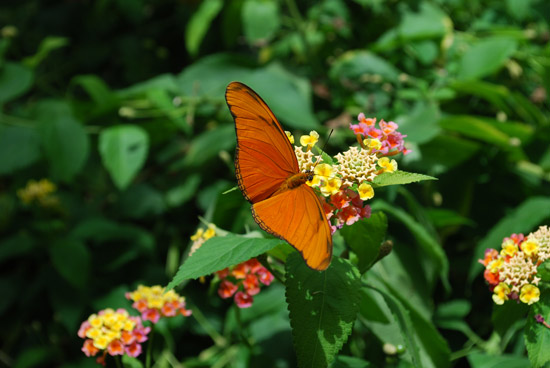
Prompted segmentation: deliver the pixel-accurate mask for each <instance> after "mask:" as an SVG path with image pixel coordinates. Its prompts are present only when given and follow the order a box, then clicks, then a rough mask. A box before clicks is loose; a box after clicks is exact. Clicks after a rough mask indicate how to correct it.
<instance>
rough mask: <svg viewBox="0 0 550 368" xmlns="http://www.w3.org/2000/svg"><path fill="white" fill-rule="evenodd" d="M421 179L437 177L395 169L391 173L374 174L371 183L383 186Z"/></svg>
mask: <svg viewBox="0 0 550 368" xmlns="http://www.w3.org/2000/svg"><path fill="white" fill-rule="evenodd" d="M423 180H437V178H434V177H433V176H429V175H424V174H418V173H411V172H407V171H401V170H397V171H395V172H392V173H389V172H385V173H382V174H380V175H378V176H376V177H375V178H374V180H373V181H372V183H373V184H375V185H376V186H377V187H384V186H387V185H399V184H401V185H403V184H409V183H416V182H419V181H423Z"/></svg>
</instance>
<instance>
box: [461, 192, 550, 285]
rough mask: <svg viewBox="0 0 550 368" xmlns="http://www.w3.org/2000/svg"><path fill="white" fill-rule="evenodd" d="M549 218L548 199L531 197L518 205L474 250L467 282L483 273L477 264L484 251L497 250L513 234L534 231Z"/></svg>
mask: <svg viewBox="0 0 550 368" xmlns="http://www.w3.org/2000/svg"><path fill="white" fill-rule="evenodd" d="M549 216H550V198H547V197H531V198H529V199H527V200H526V201H524V202H523V203H522V204H521V205H519V206H518V207H517V208H516V209H515V210H514V211H513V212H511V213H509V214H508V215H507V216H506V217H504V218H503V219H502V220H500V221H499V223H498V224H496V225H495V226H493V228H492V229H491V230H490V231H489V233H488V234H487V236H485V238H483V239H482V240H481V241H480V242H479V243H478V244H477V246H476V248H475V250H474V256H473V257H472V261H471V264H470V272H469V274H468V280H470V281H472V280H473V279H474V277H475V276H476V275H478V274H479V273H481V272H482V271H483V267H481V266H480V265H479V263H478V262H477V260H478V259H481V258H483V254H484V253H485V249H487V248H498V247H499V246H500V244H501V243H502V239H504V238H505V237H507V236H510V235H511V234H513V233H525V235H527V234H528V233H529V232H531V231H535V230H536V229H535V228H534V227H535V226H537V225H539V224H540V223H541V221H543V220H544V219H545V218H547V217H549Z"/></svg>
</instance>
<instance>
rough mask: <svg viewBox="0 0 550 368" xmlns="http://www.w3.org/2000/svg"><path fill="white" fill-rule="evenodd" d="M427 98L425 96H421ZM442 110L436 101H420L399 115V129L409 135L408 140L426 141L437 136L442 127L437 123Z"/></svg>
mask: <svg viewBox="0 0 550 368" xmlns="http://www.w3.org/2000/svg"><path fill="white" fill-rule="evenodd" d="M421 98H422V99H425V97H424V96H422V97H421ZM440 115H441V112H440V111H439V107H438V105H437V104H435V103H426V102H424V101H420V102H418V103H417V104H416V105H415V106H414V108H413V109H412V111H410V112H409V113H408V114H405V115H402V116H399V117H397V118H396V119H395V122H396V123H397V124H399V131H400V132H401V133H402V134H406V135H407V142H413V143H418V144H422V143H426V142H429V141H430V140H431V139H433V138H434V137H435V136H437V135H438V134H439V133H440V131H441V128H440V127H439V125H438V124H437V122H438V120H439V117H440Z"/></svg>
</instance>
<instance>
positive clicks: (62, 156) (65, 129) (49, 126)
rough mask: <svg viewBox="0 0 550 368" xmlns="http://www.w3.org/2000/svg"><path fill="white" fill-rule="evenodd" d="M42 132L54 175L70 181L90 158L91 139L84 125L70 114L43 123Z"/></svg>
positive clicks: (47, 156)
mask: <svg viewBox="0 0 550 368" xmlns="http://www.w3.org/2000/svg"><path fill="white" fill-rule="evenodd" d="M41 119H44V117H41ZM40 132H41V133H42V145H43V146H44V151H45V152H46V158H47V159H48V161H49V164H50V171H51V174H52V176H53V177H54V178H56V179H58V180H62V181H67V182H70V181H71V180H72V179H73V177H74V176H75V175H76V174H78V173H79V172H80V170H81V169H82V167H83V166H84V163H85V162H86V159H87V158H88V153H89V150H90V141H89V138H88V135H87V134H86V131H85V130H84V127H83V126H82V124H81V123H80V122H78V121H76V120H75V119H74V118H72V117H70V116H62V117H52V118H51V119H49V120H47V121H44V122H43V123H42V126H41V127H40Z"/></svg>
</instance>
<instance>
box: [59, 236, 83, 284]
mask: <svg viewBox="0 0 550 368" xmlns="http://www.w3.org/2000/svg"><path fill="white" fill-rule="evenodd" d="M50 256H51V258H52V263H53V265H54V267H55V269H56V270H57V272H59V274H61V276H63V277H64V278H65V279H66V280H67V281H68V282H69V283H70V284H72V285H74V286H75V287H77V288H80V289H83V288H84V287H86V284H87V282H88V279H89V276H90V265H91V255H90V252H89V251H88V248H86V246H85V245H84V243H82V242H81V241H80V240H77V239H75V238H64V239H59V240H57V241H56V242H55V243H54V244H52V247H51V248H50Z"/></svg>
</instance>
